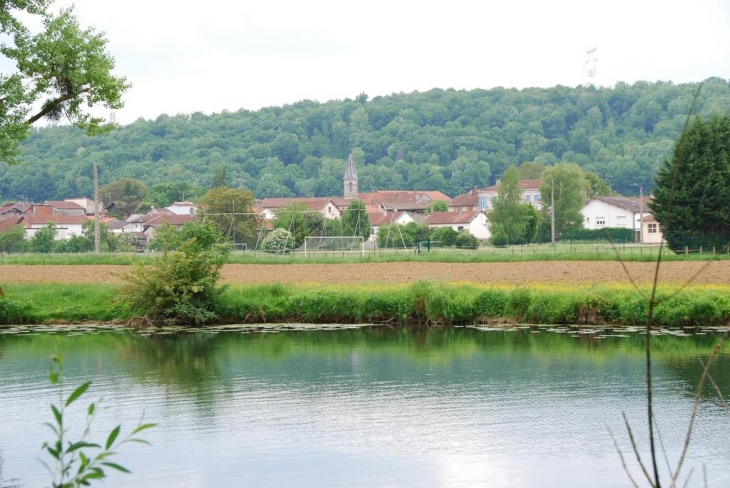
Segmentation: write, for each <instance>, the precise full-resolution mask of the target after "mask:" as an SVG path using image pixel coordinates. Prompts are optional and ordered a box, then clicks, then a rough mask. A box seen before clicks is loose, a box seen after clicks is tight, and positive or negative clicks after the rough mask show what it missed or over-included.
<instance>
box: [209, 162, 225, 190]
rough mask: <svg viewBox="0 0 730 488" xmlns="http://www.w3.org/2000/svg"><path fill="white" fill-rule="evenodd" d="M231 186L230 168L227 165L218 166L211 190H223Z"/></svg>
mask: <svg viewBox="0 0 730 488" xmlns="http://www.w3.org/2000/svg"><path fill="white" fill-rule="evenodd" d="M226 186H230V184H229V182H228V167H226V165H225V164H222V165H220V166H218V167H217V168H216V170H215V173H213V181H212V182H211V184H210V187H211V188H222V187H226Z"/></svg>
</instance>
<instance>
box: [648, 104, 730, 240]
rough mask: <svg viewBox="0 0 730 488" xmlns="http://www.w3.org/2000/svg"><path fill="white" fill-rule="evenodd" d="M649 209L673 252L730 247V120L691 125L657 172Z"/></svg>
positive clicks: (698, 121) (715, 119)
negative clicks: (685, 249)
mask: <svg viewBox="0 0 730 488" xmlns="http://www.w3.org/2000/svg"><path fill="white" fill-rule="evenodd" d="M650 207H651V209H652V211H653V212H654V218H655V219H656V220H657V222H659V224H660V225H661V228H662V231H663V234H664V237H665V239H666V240H667V242H668V243H669V246H670V247H671V248H672V249H675V250H676V249H684V247H685V246H687V247H690V248H692V249H697V248H699V247H704V248H705V249H711V248H712V247H715V248H716V249H718V250H725V249H726V246H728V245H730V117H728V116H727V115H725V116H713V117H711V118H710V119H709V120H703V119H702V118H699V117H698V118H696V119H695V120H694V121H693V122H692V124H691V125H690V126H689V128H688V129H687V131H686V133H685V134H683V136H682V137H681V138H680V139H679V140H678V141H677V143H676V145H675V147H674V151H673V154H672V157H671V158H669V159H666V160H665V161H664V165H663V166H662V167H661V168H660V170H659V172H658V173H657V177H656V184H655V186H654V200H653V202H652V203H650Z"/></svg>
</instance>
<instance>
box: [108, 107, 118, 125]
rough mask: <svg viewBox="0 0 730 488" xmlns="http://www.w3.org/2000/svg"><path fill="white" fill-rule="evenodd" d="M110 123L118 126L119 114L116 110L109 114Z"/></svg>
mask: <svg viewBox="0 0 730 488" xmlns="http://www.w3.org/2000/svg"><path fill="white" fill-rule="evenodd" d="M109 122H111V123H112V124H116V122H117V113H116V112H115V111H114V110H112V111H110V112H109Z"/></svg>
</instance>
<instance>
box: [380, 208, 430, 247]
mask: <svg viewBox="0 0 730 488" xmlns="http://www.w3.org/2000/svg"><path fill="white" fill-rule="evenodd" d="M368 218H369V219H370V238H369V239H368V242H375V240H376V239H377V235H378V230H380V227H382V226H384V225H391V224H399V225H406V224H408V223H410V222H422V221H423V219H424V215H419V214H411V213H409V212H405V211H398V212H374V213H368Z"/></svg>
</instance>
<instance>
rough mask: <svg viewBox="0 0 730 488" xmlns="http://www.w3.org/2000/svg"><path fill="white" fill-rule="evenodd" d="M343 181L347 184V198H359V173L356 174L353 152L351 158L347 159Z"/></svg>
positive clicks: (345, 193)
mask: <svg viewBox="0 0 730 488" xmlns="http://www.w3.org/2000/svg"><path fill="white" fill-rule="evenodd" d="M342 180H343V181H344V182H345V191H344V196H345V198H357V193H358V190H357V173H356V172H355V161H353V159H352V151H350V156H349V157H348V158H347V167H346V168H345V177H344V178H342Z"/></svg>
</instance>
